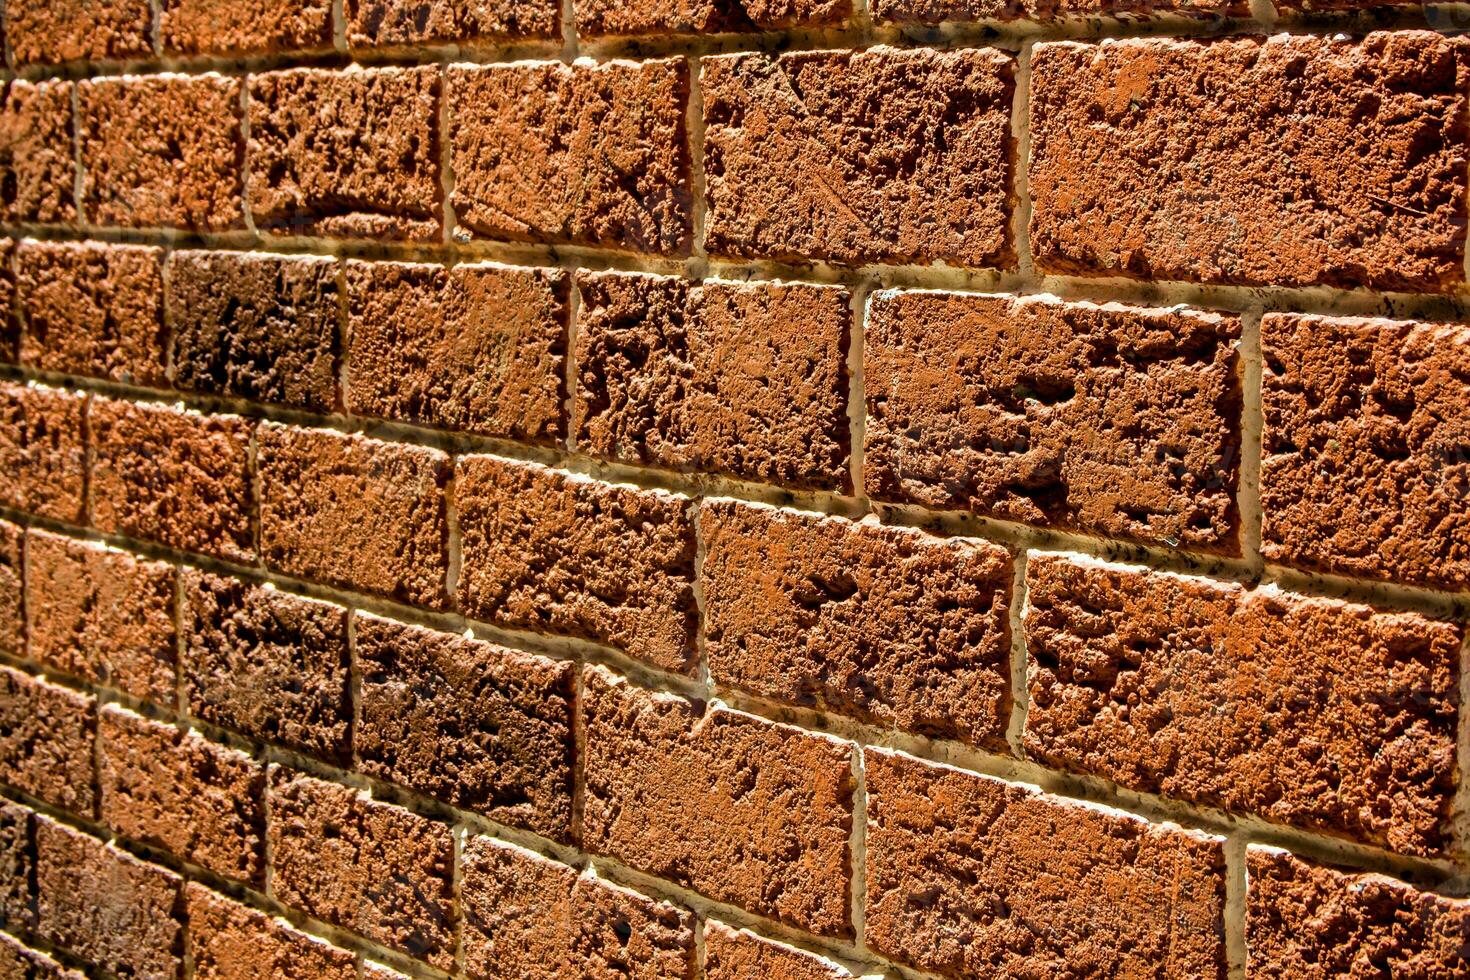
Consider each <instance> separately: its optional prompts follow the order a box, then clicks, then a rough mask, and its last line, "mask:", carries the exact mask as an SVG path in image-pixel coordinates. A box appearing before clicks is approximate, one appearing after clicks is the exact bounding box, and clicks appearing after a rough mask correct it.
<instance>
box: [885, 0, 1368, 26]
mask: <svg viewBox="0 0 1470 980" xmlns="http://www.w3.org/2000/svg"><path fill="white" fill-rule="evenodd" d="M1349 2H1352V0H1349ZM1289 5H1290V4H1285V3H1284V4H1278V7H1281V6H1289ZM868 8H869V10H870V11H871V12H872V14H873V19H874V20H876V21H878V22H879V23H885V22H886V23H897V24H914V23H917V24H939V23H943V22H945V21H967V20H1002V21H1008V20H1022V19H1024V20H1039V21H1051V20H1062V19H1076V18H1082V17H1119V18H1126V19H1127V20H1130V21H1136V20H1141V19H1146V18H1150V17H1153V16H1154V15H1174V16H1184V17H1201V18H1205V17H1208V18H1219V17H1248V16H1250V3H1249V2H1247V0H869V4H868Z"/></svg>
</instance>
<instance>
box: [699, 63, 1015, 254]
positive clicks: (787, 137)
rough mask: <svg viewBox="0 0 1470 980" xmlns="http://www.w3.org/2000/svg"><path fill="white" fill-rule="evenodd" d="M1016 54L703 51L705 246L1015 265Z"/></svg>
mask: <svg viewBox="0 0 1470 980" xmlns="http://www.w3.org/2000/svg"><path fill="white" fill-rule="evenodd" d="M1014 67H1015V62H1014V60H1013V59H1012V58H1011V57H1010V56H1009V55H1006V54H1003V53H1002V52H1000V51H997V50H994V49H989V48H969V49H963V50H955V51H936V50H933V49H915V50H903V51H901V50H897V49H893V48H886V47H878V48H872V49H870V50H867V51H861V52H855V51H837V52H807V53H800V54H786V55H781V56H779V57H773V56H771V55H766V54H737V55H729V56H722V57H713V58H706V59H704V62H703V82H704V121H705V126H706V127H707V129H706V134H705V144H704V147H705V149H704V172H705V183H706V195H705V196H706V198H707V200H708V204H709V219H708V227H707V231H706V234H705V246H706V247H707V248H708V249H709V251H710V252H711V253H714V254H718V255H729V256H741V257H748V258H772V259H789V260H793V261H806V260H810V259H826V260H830V261H833V262H840V263H844V264H862V263H868V262H898V263H905V264H907V263H919V264H927V263H932V262H938V261H945V262H948V263H951V264H954V265H963V266H1001V267H1005V268H1010V267H1013V266H1014V265H1015V262H1016V257H1015V246H1014V243H1013V242H1012V241H1011V228H1010V225H1011V209H1012V201H1011V174H1012V170H1013V169H1014V159H1015V155H1016V148H1015V143H1014V140H1013V139H1012V137H1011V118H1010V117H1011V100H1012V92H1013V90H1014V88H1015V83H1014V77H1013V76H1014Z"/></svg>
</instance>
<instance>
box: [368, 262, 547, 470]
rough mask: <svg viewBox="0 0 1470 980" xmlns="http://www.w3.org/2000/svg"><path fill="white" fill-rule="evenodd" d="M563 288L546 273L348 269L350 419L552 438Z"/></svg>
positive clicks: (386, 266) (374, 265) (486, 268)
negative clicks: (360, 417)
mask: <svg viewBox="0 0 1470 980" xmlns="http://www.w3.org/2000/svg"><path fill="white" fill-rule="evenodd" d="M570 291H571V288H570V280H569V278H568V277H567V275H566V273H564V272H561V271H560V270H553V269H522V268H514V267H511V266H498V265H489V264H481V265H456V266H454V267H452V268H445V267H444V266H440V265H416V264H409V263H403V262H371V263H369V262H349V263H348V265H347V295H348V324H349V341H348V361H349V368H350V369H349V371H348V374H347V392H346V395H347V407H348V410H349V411H351V412H352V413H354V414H358V415H373V416H377V417H379V418H388V419H398V420H401V421H404V422H412V423H415V424H419V425H428V426H434V427H436V428H442V429H460V430H464V431H468V432H474V433H478V434H480V435H487V436H502V437H506V438H510V439H519V440H524V441H532V442H550V441H552V440H556V439H560V438H561V437H562V435H563V434H564V433H565V431H566V420H565V417H564V416H565V402H566V393H565V388H566V383H565V380H564V379H565V377H566V367H565V364H566V351H567V320H568V318H569V312H568V308H569V307H568V303H569V298H570V297H569V293H570Z"/></svg>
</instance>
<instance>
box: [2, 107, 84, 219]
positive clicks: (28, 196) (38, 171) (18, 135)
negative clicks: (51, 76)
mask: <svg viewBox="0 0 1470 980" xmlns="http://www.w3.org/2000/svg"><path fill="white" fill-rule="evenodd" d="M71 96H72V86H71V82H28V81H24V80H22V79H15V80H14V81H11V82H10V83H9V84H8V85H6V86H5V98H4V102H3V103H0V215H3V216H4V218H5V220H6V221H10V222H46V223H59V222H66V223H70V222H73V221H75V220H76V217H77V205H76V194H75V180H76V162H75V159H74V157H73V155H72V145H71V136H72V113H71Z"/></svg>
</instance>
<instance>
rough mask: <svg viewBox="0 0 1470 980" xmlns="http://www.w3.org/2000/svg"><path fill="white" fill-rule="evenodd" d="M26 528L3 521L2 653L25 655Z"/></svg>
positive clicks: (0, 528)
mask: <svg viewBox="0 0 1470 980" xmlns="http://www.w3.org/2000/svg"><path fill="white" fill-rule="evenodd" d="M24 558H25V529H24V528H21V527H20V526H18V525H16V524H12V523H10V522H9V521H0V654H4V655H5V656H7V657H17V658H19V657H23V656H25V645H26V604H25V562H24Z"/></svg>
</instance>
